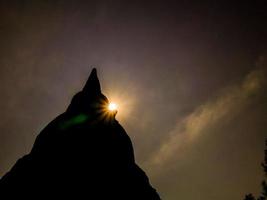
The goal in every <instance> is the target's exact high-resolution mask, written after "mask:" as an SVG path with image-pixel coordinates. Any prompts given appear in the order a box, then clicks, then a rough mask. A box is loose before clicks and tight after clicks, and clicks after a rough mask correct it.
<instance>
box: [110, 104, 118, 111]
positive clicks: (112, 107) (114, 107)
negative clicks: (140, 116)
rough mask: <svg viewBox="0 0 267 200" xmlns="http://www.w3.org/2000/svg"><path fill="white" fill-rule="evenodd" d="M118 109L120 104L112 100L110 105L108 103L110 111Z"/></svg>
mask: <svg viewBox="0 0 267 200" xmlns="http://www.w3.org/2000/svg"><path fill="white" fill-rule="evenodd" d="M117 109H118V105H117V104H116V103H113V102H111V103H110V104H109V105H108V110H109V111H115V110H117Z"/></svg>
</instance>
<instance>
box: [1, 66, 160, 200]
mask: <svg viewBox="0 0 267 200" xmlns="http://www.w3.org/2000/svg"><path fill="white" fill-rule="evenodd" d="M107 104H108V99H107V98H106V97H105V96H104V95H103V94H102V93H101V88H100V83H99V81H98V78H97V74H96V69H93V71H92V72H91V75H90V77H89V79H88V81H87V83H86V85H85V87H84V88H83V90H82V91H81V92H79V93H78V94H76V95H75V96H74V97H73V99H72V101H71V104H70V105H69V107H68V109H67V111H66V112H65V113H63V114H61V115H60V116H58V117H57V118H56V119H54V120H53V121H52V122H51V123H49V124H48V125H47V126H46V127H45V128H44V129H43V130H42V131H41V133H40V134H39V135H38V137H37V139H36V141H35V143H34V146H33V148H32V150H31V152H30V153H29V154H28V155H26V156H24V157H23V158H21V159H19V160H18V161H17V163H16V164H15V165H14V167H13V168H12V169H11V170H10V171H9V172H8V173H7V174H6V175H5V176H4V177H2V179H1V180H0V195H1V197H3V196H6V195H8V196H9V198H8V199H12V198H11V197H20V199H24V198H25V199H26V198H34V199H42V198H46V199H54V198H55V197H57V198H58V199H64V198H69V197H71V198H72V199H105V200H109V199H110V200H111V199H124V200H127V199H135V200H137V199H138V200H143V199H144V200H146V199H147V200H150V199H151V200H157V199H160V197H159V196H158V194H157V193H156V191H155V190H154V189H153V188H152V187H151V185H150V184H149V180H148V178H147V176H146V174H145V173H144V172H143V171H142V170H141V169H140V168H139V167H138V166H137V165H136V163H135V160H134V151H133V147H132V143H131V140H130V138H129V137H128V135H127V134H126V132H125V131H124V129H123V128H122V126H121V125H120V124H119V123H118V122H117V121H116V119H115V115H116V112H113V113H107V112H106V111H105V109H104V108H105V107H106V105H107Z"/></svg>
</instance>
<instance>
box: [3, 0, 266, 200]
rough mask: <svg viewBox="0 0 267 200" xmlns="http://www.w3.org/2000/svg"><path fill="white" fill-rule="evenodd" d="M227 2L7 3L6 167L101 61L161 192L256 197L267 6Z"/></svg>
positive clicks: (220, 199) (103, 76)
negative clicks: (250, 194) (249, 195)
mask: <svg viewBox="0 0 267 200" xmlns="http://www.w3.org/2000/svg"><path fill="white" fill-rule="evenodd" d="M199 2H201V1H199ZM222 2H223V3H220V1H205V3H203V2H202V3H196V2H193V1H191V2H190V1H172V2H171V1H158V2H155V1H150V2H149V1H146V3H144V2H142V3H141V2H139V3H138V2H137V1H133V2H130V1H105V2H104V1H95V2H94V1H90V3H88V2H87V1H44V0H43V1H26V0H20V1H12V0H11V1H1V3H0V94H1V99H0V110H1V115H2V116H1V121H0V176H2V175H3V174H4V173H5V172H7V171H8V169H10V167H11V166H12V165H13V164H14V163H15V161H16V160H17V159H18V158H19V157H21V156H22V155H24V154H25V153H27V152H29V151H30V149H31V147H32V144H33V142H34V140H35V137H36V136H37V134H38V133H39V132H40V130H41V129H42V128H43V127H44V126H45V125H46V124H47V123H48V122H49V121H51V120H52V119H53V118H54V117H55V116H57V115H58V114H60V113H62V112H63V111H64V110H65V109H66V106H67V105H68V104H69V102H70V100H71V97H72V96H73V95H74V94H75V93H76V92H78V91H79V90H80V89H81V88H82V87H83V84H84V82H85V80H86V79H87V77H88V75H89V72H90V71H91V69H92V67H91V66H96V67H97V68H98V71H99V77H100V80H101V82H102V89H103V93H104V94H106V95H107V96H108V98H109V99H111V100H113V101H116V102H117V103H118V104H119V112H118V116H117V117H118V119H119V120H120V122H121V124H122V125H123V126H124V127H125V129H126V130H127V132H128V134H129V135H130V137H131V138H132V141H133V144H134V147H135V154H136V159H137V162H138V163H139V164H140V165H141V167H142V168H144V169H145V170H146V172H147V173H148V175H149V176H150V178H151V182H152V184H153V185H154V186H155V187H156V188H157V190H158V191H159V193H160V194H161V196H162V198H163V199H166V200H177V199H185V200H195V199H199V200H204V199H205V200H207V199H216V200H225V199H228V200H237V199H242V198H243V196H244V195H245V194H246V193H250V192H253V193H255V194H259V192H260V184H261V181H262V179H263V173H262V169H261V166H260V163H261V161H262V160H263V156H264V154H263V150H264V140H265V139H266V138H267V89H266V88H267V87H266V86H267V81H266V71H267V70H266V69H267V42H266V40H267V39H266V38H267V37H266V33H267V16H266V13H267V12H266V10H267V7H266V5H265V4H264V1H240V2H237V1H235V3H233V2H234V1H231V3H230V1H228V2H226V1H222ZM247 2H248V3H247Z"/></svg>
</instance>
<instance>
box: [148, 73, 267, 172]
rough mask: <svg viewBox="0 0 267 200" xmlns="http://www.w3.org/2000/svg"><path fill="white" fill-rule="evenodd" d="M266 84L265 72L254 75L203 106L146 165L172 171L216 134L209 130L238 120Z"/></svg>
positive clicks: (183, 121) (173, 133) (178, 126)
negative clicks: (191, 146)
mask: <svg viewBox="0 0 267 200" xmlns="http://www.w3.org/2000/svg"><path fill="white" fill-rule="evenodd" d="M265 84H266V79H265V71H264V70H263V69H257V70H254V71H251V72H250V73H249V74H248V75H247V76H246V77H244V79H243V80H242V81H241V82H240V83H237V84H235V85H232V86H230V87H228V88H225V89H224V90H223V91H221V92H220V93H219V94H218V95H217V96H216V97H212V99H210V101H209V102H206V103H205V104H203V105H201V106H199V107H198V108H197V109H196V110H195V111H194V112H193V113H191V114H190V115H188V116H187V117H186V118H184V119H183V120H182V121H180V122H177V124H176V126H175V127H174V129H173V130H172V131H171V132H170V134H169V135H170V137H169V138H168V139H167V140H165V141H164V142H163V143H162V145H161V146H160V147H159V149H158V151H157V152H155V153H154V155H153V156H152V157H151V159H150V160H148V161H147V162H146V163H145V165H146V166H147V167H148V168H150V170H151V173H152V174H154V173H157V172H159V170H160V169H161V168H162V167H164V169H166V167H167V166H168V167H171V166H173V165H171V164H170V163H171V162H175V160H177V159H179V156H182V154H183V151H184V150H185V149H187V148H188V147H189V144H192V143H193V142H194V141H196V139H197V138H199V137H201V136H204V135H205V134H212V133H211V132H210V131H207V130H209V129H212V127H215V126H216V125H219V124H222V123H225V122H226V121H229V120H232V119H234V117H235V116H236V115H237V114H238V113H240V112H241V111H242V110H243V109H244V108H245V107H246V106H247V105H249V104H250V102H251V101H252V99H253V98H254V97H255V96H257V95H258V94H259V93H260V92H261V90H262V89H263V87H264V85H265Z"/></svg>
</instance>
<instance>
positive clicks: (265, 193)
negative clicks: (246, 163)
mask: <svg viewBox="0 0 267 200" xmlns="http://www.w3.org/2000/svg"><path fill="white" fill-rule="evenodd" d="M265 148H266V149H265V150H264V162H263V163H262V164H261V166H262V168H263V171H264V173H265V178H266V176H267V140H266V141H265ZM261 186H262V192H261V194H260V196H259V197H258V198H257V200H266V199H267V183H266V180H263V181H262V183H261ZM244 200H256V198H255V197H254V196H253V195H252V194H248V195H246V196H245V199H244Z"/></svg>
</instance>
